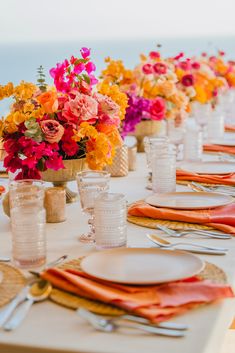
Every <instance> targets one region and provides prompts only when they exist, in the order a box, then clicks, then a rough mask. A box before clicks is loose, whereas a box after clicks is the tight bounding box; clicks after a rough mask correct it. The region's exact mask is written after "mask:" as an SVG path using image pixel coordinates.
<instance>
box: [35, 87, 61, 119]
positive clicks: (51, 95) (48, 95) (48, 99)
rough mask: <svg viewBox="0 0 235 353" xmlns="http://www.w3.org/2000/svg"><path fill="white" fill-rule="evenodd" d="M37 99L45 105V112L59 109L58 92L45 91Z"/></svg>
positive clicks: (49, 112)
mask: <svg viewBox="0 0 235 353" xmlns="http://www.w3.org/2000/svg"><path fill="white" fill-rule="evenodd" d="M37 100H38V102H39V103H40V104H41V105H42V106H43V108H44V110H45V113H48V114H52V113H54V112H56V111H57V109H58V99H57V94H56V92H53V91H48V92H44V93H42V94H41V95H40V96H38V97H37Z"/></svg>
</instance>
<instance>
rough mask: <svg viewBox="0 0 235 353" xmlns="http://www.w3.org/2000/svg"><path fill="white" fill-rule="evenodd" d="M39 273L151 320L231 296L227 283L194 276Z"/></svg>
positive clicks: (70, 289)
mask: <svg viewBox="0 0 235 353" xmlns="http://www.w3.org/2000/svg"><path fill="white" fill-rule="evenodd" d="M41 277H42V278H44V279H46V280H48V281H50V282H51V283H52V285H53V286H55V287H57V288H60V289H62V290H65V291H68V292H71V293H74V294H77V295H80V296H83V297H86V298H89V299H94V300H99V301H101V302H104V303H109V304H112V305H115V306H118V307H120V308H123V309H125V310H127V311H130V312H133V313H136V314H138V315H140V316H143V317H146V318H147V319H149V320H151V321H153V322H160V321H164V320H168V319H169V318H170V317H172V316H174V315H178V314H180V313H183V312H185V311H186V310H189V309H191V308H193V307H195V306H197V305H198V304H202V303H210V302H212V301H215V300H217V299H222V298H229V297H233V296H234V294H233V291H232V289H231V287H230V286H228V285H220V284H215V283H211V282H209V281H205V280H200V279H199V278H196V277H193V278H191V279H188V280H185V281H178V282H171V283H167V284H161V285H151V286H130V285H121V284H115V283H111V282H107V281H102V280H97V279H94V278H92V277H90V276H88V275H86V274H84V273H82V272H79V271H77V270H70V269H68V270H60V269H56V268H52V269H48V270H47V271H46V272H44V273H42V274H41Z"/></svg>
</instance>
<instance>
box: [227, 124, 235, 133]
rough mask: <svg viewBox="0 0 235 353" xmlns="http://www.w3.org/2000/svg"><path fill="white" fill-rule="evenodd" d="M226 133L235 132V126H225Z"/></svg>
mask: <svg viewBox="0 0 235 353" xmlns="http://www.w3.org/2000/svg"><path fill="white" fill-rule="evenodd" d="M225 131H227V132H235V125H225Z"/></svg>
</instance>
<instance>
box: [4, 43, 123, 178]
mask: <svg viewBox="0 0 235 353" xmlns="http://www.w3.org/2000/svg"><path fill="white" fill-rule="evenodd" d="M94 71H95V65H94V63H93V62H92V61H91V60H90V50H89V49H87V48H82V49H81V57H79V58H76V57H74V56H72V57H71V58H70V59H69V60H67V59H66V60H64V61H63V62H62V63H58V64H57V65H56V67H55V68H52V69H51V70H50V75H51V76H52V78H53V80H54V86H52V87H50V86H48V85H45V84H44V82H43V81H44V80H43V76H42V77H41V79H40V80H39V87H38V86H36V85H34V84H32V83H27V82H24V81H22V82H21V83H20V84H19V85H18V86H14V85H13V84H12V83H8V84H7V85H5V86H0V99H3V98H5V97H12V98H13V99H14V103H13V104H12V106H11V110H10V113H9V114H8V115H7V116H6V117H5V118H4V119H3V120H1V121H0V136H1V137H2V139H3V141H4V148H5V150H6V153H7V155H6V157H5V159H4V166H5V168H6V169H7V171H10V172H13V173H15V172H18V173H17V175H16V179H22V178H33V179H35V178H41V172H43V171H45V170H47V169H52V170H54V171H57V170H60V169H62V168H64V161H66V160H71V159H82V158H86V161H87V163H88V166H89V167H90V168H91V169H103V168H104V167H105V165H107V164H111V163H112V159H113V156H114V153H115V148H116V146H118V145H120V144H121V143H122V140H121V137H120V135H119V131H118V129H119V126H120V121H121V120H122V119H123V117H124V115H125V108H126V105H127V99H126V96H125V95H124V94H123V93H121V92H120V91H119V89H118V87H109V86H108V87H106V89H104V87H102V85H101V87H100V89H99V86H98V85H97V83H98V81H97V79H96V78H95V76H94V74H93V73H94ZM101 91H102V92H101Z"/></svg>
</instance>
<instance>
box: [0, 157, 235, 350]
mask: <svg viewBox="0 0 235 353" xmlns="http://www.w3.org/2000/svg"><path fill="white" fill-rule="evenodd" d="M0 183H3V182H2V180H1V181H0ZM5 183H6V182H5ZM146 184H147V170H146V162H145V156H144V154H139V155H138V168H137V171H135V172H130V173H129V175H128V177H122V178H112V180H111V190H110V191H111V192H122V193H125V194H126V197H127V200H128V202H132V201H135V200H138V199H141V198H143V197H145V196H146V195H148V194H150V191H147V190H146V188H145V186H146ZM71 187H72V188H73V189H74V190H75V189H76V185H75V183H71ZM182 188H183V187H180V188H179V189H182ZM86 221H87V218H86V216H84V215H83V214H82V213H81V208H80V205H79V203H74V204H71V205H68V206H67V221H66V222H64V223H59V224H47V240H48V261H50V260H53V259H56V258H57V257H59V256H60V255H63V254H68V255H69V258H70V259H73V258H77V257H79V256H82V255H85V254H87V253H89V252H92V251H94V250H95V248H94V246H93V245H84V244H81V243H79V242H78V236H79V234H81V233H83V232H84V231H86V230H87V223H86ZM148 231H152V230H148V229H146V228H142V227H138V226H135V225H132V224H129V225H128V246H152V244H151V243H150V241H149V240H148V239H147V238H146V237H145V234H146V233H147V232H148ZM185 241H187V242H189V243H190V241H192V240H190V239H189V238H185ZM203 241H204V243H205V244H210V245H215V246H225V247H229V249H230V250H229V252H228V254H227V255H226V256H205V255H200V256H201V258H202V259H203V260H205V261H210V262H211V263H214V264H216V265H218V266H220V267H221V268H222V269H223V270H224V271H225V272H226V274H227V276H228V280H229V283H230V284H231V285H233V286H234V285H235V239H231V240H216V239H213V240H212V239H208V240H206V239H204V240H203ZM10 251H11V238H10V225H9V219H8V218H7V217H6V216H5V215H4V214H3V211H2V209H1V210H0V254H1V255H6V256H9V255H10ZM136 265H137V266H138V264H136ZM234 314H235V301H234V300H233V299H229V300H225V301H223V302H220V303H217V304H212V305H209V306H204V307H201V308H198V309H196V310H194V311H191V312H189V313H186V314H184V315H182V316H180V317H177V318H176V319H175V321H178V322H183V323H186V324H188V325H189V326H190V330H189V331H188V333H187V336H186V337H185V338H178V339H174V338H166V337H160V336H149V335H146V334H140V333H139V332H134V333H132V334H130V333H128V334H127V332H126V331H124V332H116V333H102V332H97V331H95V330H94V329H93V328H92V327H91V326H90V325H89V324H87V323H86V322H84V321H83V320H82V319H80V318H79V317H77V316H76V314H75V312H74V311H72V310H69V309H66V308H63V307H60V306H58V305H56V304H54V303H52V302H50V301H46V302H43V303H38V304H34V305H33V307H32V309H31V311H30V313H29V314H28V316H27V318H26V319H25V321H24V322H23V323H22V325H21V326H20V327H19V328H18V329H17V330H15V331H14V332H4V331H0V352H1V353H27V352H31V353H37V352H44V353H45V352H48V353H49V352H66V353H70V352H80V353H81V352H90V353H91V352H96V353H145V352H148V353H172V352H174V353H189V352H190V353H217V352H219V351H220V347H221V344H222V342H223V338H224V335H225V332H226V330H227V329H228V327H229V325H230V323H231V321H232V318H233V316H234Z"/></svg>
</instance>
